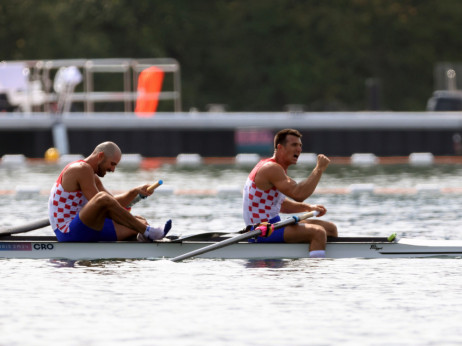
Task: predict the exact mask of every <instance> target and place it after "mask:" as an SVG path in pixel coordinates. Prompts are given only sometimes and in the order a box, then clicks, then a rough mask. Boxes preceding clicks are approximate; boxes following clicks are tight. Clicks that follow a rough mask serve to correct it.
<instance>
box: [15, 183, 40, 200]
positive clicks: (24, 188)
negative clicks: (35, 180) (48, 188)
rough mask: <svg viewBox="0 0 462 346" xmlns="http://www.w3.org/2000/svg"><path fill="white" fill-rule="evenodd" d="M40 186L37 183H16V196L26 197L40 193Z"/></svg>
mask: <svg viewBox="0 0 462 346" xmlns="http://www.w3.org/2000/svg"><path fill="white" fill-rule="evenodd" d="M40 190H41V189H40V186H37V185H18V186H16V197H17V198H20V199H27V198H30V197H33V196H38V195H40Z"/></svg>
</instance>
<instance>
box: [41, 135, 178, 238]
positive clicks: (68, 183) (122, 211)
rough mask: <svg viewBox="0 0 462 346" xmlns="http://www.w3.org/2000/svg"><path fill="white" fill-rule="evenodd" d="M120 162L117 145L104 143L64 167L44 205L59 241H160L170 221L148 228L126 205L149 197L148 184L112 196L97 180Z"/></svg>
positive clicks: (168, 227) (120, 154)
mask: <svg viewBox="0 0 462 346" xmlns="http://www.w3.org/2000/svg"><path fill="white" fill-rule="evenodd" d="M121 158H122V152H121V150H120V148H119V147H118V146H117V144H115V143H113V142H104V143H101V144H99V145H97V146H96V148H95V149H94V150H93V152H92V153H91V155H90V156H88V157H87V158H85V159H83V160H79V161H76V162H72V163H70V164H68V165H67V166H66V167H65V168H64V169H63V171H62V172H61V174H60V175H59V177H58V180H57V181H56V183H55V184H54V185H53V187H52V189H51V192H50V197H49V201H48V214H49V218H50V223H51V226H52V228H53V230H54V232H55V234H56V237H57V238H58V240H59V241H85V242H94V241H116V240H127V239H130V238H135V237H137V238H138V240H141V241H152V240H157V239H161V238H163V237H164V236H165V235H166V234H167V232H168V231H169V230H170V228H171V220H168V221H167V222H166V223H165V226H163V227H154V226H150V225H149V224H148V222H147V221H146V219H144V218H143V217H141V216H134V215H132V214H131V213H130V211H129V208H128V206H129V204H130V203H131V202H132V201H133V200H134V199H135V197H136V196H138V195H142V196H149V195H151V194H152V190H150V189H148V188H149V186H150V185H149V184H145V185H141V186H138V187H135V188H133V189H131V190H129V191H127V192H125V193H123V194H120V195H117V196H114V195H112V194H111V193H110V192H109V191H107V190H106V189H105V187H104V186H103V184H102V182H101V179H100V178H102V177H104V176H105V175H106V173H107V172H114V171H115V169H116V166H117V164H118V163H119V161H120V160H121Z"/></svg>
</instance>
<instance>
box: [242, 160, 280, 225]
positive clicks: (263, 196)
mask: <svg viewBox="0 0 462 346" xmlns="http://www.w3.org/2000/svg"><path fill="white" fill-rule="evenodd" d="M267 162H276V161H275V160H274V159H273V158H269V159H265V160H261V161H260V162H259V163H258V164H257V165H256V166H255V167H254V169H253V170H252V172H250V174H249V177H248V178H247V181H246V183H245V186H244V196H243V200H244V201H243V214H244V221H245V224H246V225H253V224H256V223H260V222H267V221H269V220H271V219H272V218H274V217H276V216H278V215H279V212H280V210H281V204H282V202H283V201H284V199H285V198H286V196H285V195H284V194H283V193H281V192H279V191H278V190H277V189H276V187H274V186H273V187H272V188H271V189H269V190H266V191H263V190H261V189H259V188H258V187H257V185H256V184H255V176H256V175H257V172H258V170H259V169H260V168H261V167H262V166H263V165H264V164H265V163H267Z"/></svg>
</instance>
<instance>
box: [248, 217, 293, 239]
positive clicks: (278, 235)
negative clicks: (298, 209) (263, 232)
mask: <svg viewBox="0 0 462 346" xmlns="http://www.w3.org/2000/svg"><path fill="white" fill-rule="evenodd" d="M279 221H281V217H280V216H279V215H278V216H275V217H273V218H272V219H271V220H269V222H270V223H275V222H279ZM284 229H285V227H282V228H278V229H275V230H274V231H273V233H271V235H270V236H269V237H257V240H256V241H255V238H251V239H249V243H284Z"/></svg>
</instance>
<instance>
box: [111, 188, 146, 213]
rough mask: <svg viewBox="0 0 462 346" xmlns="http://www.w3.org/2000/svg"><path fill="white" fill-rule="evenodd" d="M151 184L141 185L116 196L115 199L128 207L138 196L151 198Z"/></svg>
mask: <svg viewBox="0 0 462 346" xmlns="http://www.w3.org/2000/svg"><path fill="white" fill-rule="evenodd" d="M149 186H150V184H145V185H141V186H138V187H135V188H133V189H131V190H129V191H127V192H125V193H121V194H118V195H117V196H115V199H116V200H117V201H118V202H119V203H120V204H121V205H123V206H125V207H127V206H128V205H129V204H130V203H131V202H132V201H133V199H134V198H135V197H136V196H138V195H139V194H140V195H142V196H150V195H152V194H153V191H151V192H149V191H148V187H149Z"/></svg>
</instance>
